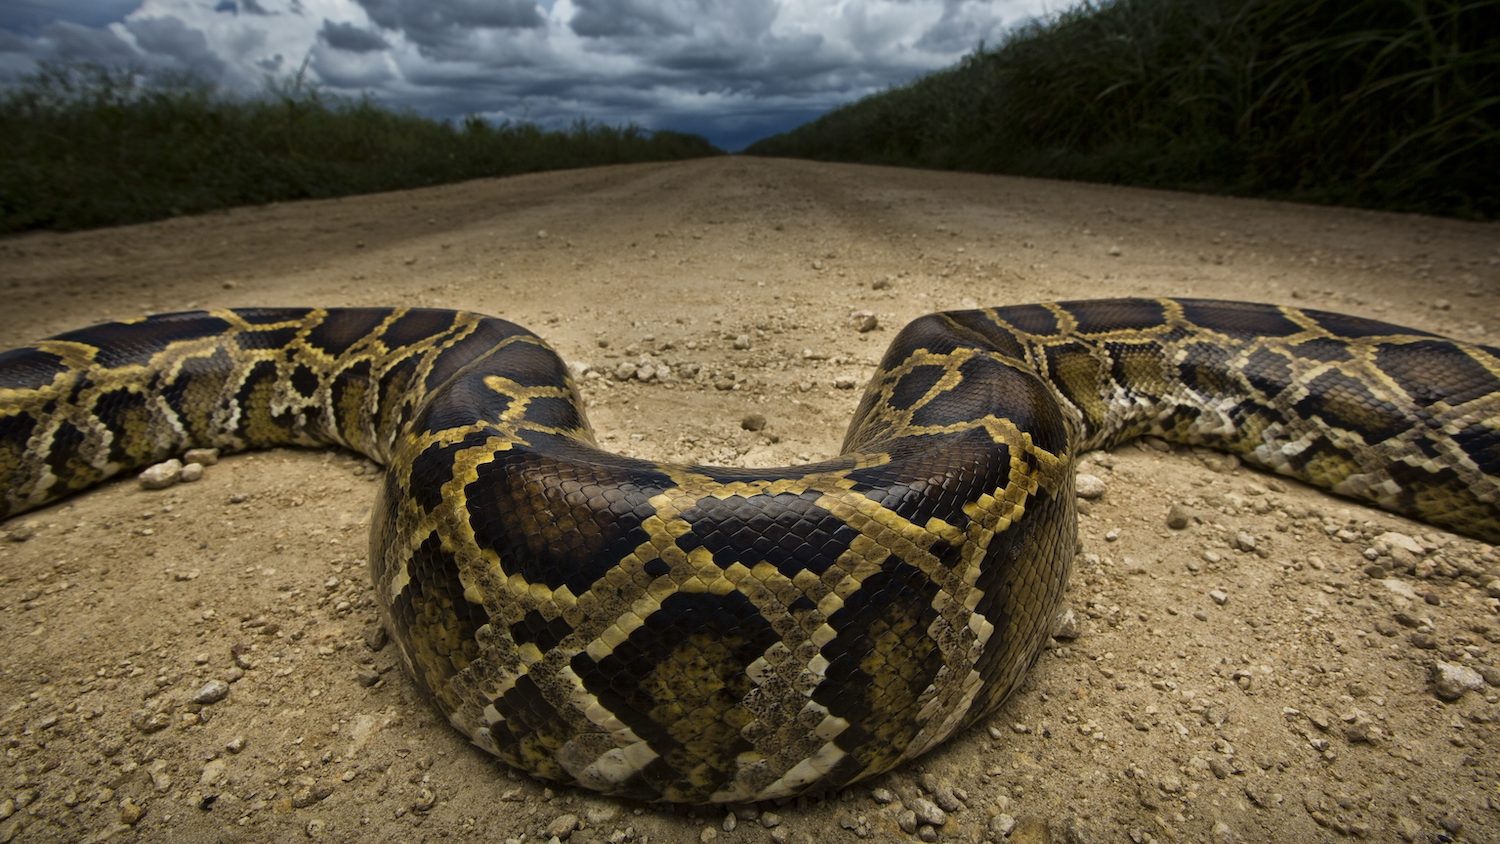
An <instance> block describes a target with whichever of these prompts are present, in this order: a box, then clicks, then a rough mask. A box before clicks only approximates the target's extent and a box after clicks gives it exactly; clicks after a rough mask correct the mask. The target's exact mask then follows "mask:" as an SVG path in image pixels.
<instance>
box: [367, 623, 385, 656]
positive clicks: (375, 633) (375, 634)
mask: <svg viewBox="0 0 1500 844" xmlns="http://www.w3.org/2000/svg"><path fill="white" fill-rule="evenodd" d="M389 641H390V634H389V633H386V632H385V625H384V624H372V625H370V626H369V627H367V628H365V647H367V648H369V649H370V650H372V651H379V650H380V649H381V648H384V647H385V645H386V643H387V642H389Z"/></svg>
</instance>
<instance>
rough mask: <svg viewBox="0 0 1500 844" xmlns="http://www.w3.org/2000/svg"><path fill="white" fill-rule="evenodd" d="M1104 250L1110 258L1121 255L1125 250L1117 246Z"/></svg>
mask: <svg viewBox="0 0 1500 844" xmlns="http://www.w3.org/2000/svg"><path fill="white" fill-rule="evenodd" d="M1105 251H1106V252H1108V253H1109V257H1111V258H1118V257H1120V256H1121V255H1124V254H1125V250H1123V249H1121V248H1120V247H1118V246H1111V247H1109V249H1107V250H1105Z"/></svg>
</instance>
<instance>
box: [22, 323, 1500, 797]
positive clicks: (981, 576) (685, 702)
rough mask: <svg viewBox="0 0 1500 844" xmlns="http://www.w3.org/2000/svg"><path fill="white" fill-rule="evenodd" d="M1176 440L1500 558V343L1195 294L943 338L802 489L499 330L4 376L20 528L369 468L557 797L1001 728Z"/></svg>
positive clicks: (417, 611) (449, 622)
mask: <svg viewBox="0 0 1500 844" xmlns="http://www.w3.org/2000/svg"><path fill="white" fill-rule="evenodd" d="M1148 434H1149V435H1154V436H1157V437H1162V438H1164V439H1166V440H1169V441H1172V442H1177V443H1187V444H1192V445H1201V446H1209V447H1213V448H1217V449H1222V450H1225V451H1228V452H1232V453H1234V454H1237V455H1239V456H1241V457H1242V458H1243V459H1244V460H1245V461H1246V462H1247V463H1250V464H1252V465H1255V466H1259V467H1262V468H1264V469H1267V470H1270V471H1273V472H1277V473H1280V474H1283V475H1288V476H1291V477H1293V478H1297V479H1300V480H1303V481H1306V482H1308V483H1311V484H1315V485H1317V486H1320V487H1323V488H1325V489H1328V490H1331V491H1333V492H1336V493H1339V494H1342V495H1345V496H1349V497H1352V498H1356V499H1361V500H1363V501H1367V502H1370V503H1373V504H1375V505H1377V506H1379V507H1382V508H1385V509H1387V510H1390V511H1393V512H1395V513H1400V514H1403V515H1406V516H1410V517H1413V518H1416V519H1420V520H1422V521H1425V522H1427V523H1429V524H1432V525H1436V526H1438V527H1441V528H1445V529H1448V530H1451V531H1454V532H1457V533H1462V534H1466V535H1468V536H1471V537H1475V538H1478V539H1480V540H1483V541H1485V542H1489V543H1500V350H1497V349H1495V348H1492V347H1487V346H1476V345H1470V344H1465V343H1460V342H1456V341H1453V340H1449V339H1445V338H1442V337H1438V336H1434V335H1432V334H1427V333H1424V332H1421V331H1415V330H1412V329H1407V328H1401V327H1398V326H1394V325H1388V324H1384V323H1379V322H1374V321H1371V320H1367V319H1360V318H1356V317H1351V316H1344V315H1340V314H1333V313H1324V312H1318V311H1311V310H1299V309H1295V308H1287V307H1276V306H1271V305H1258V304H1246V303H1236V302H1217V301H1204V300H1192V299H1154V300H1148V299H1117V300H1098V301H1079V302H1062V303H1049V304H1037V305H1021V306H1013V307H1002V308H995V309H988V310H971V311H956V312H950V313H942V314H933V315H929V316H925V317H922V318H920V319H918V320H916V321H915V322H913V323H911V324H910V325H908V326H907V327H906V328H905V329H903V330H902V331H901V332H900V334H899V336H898V337H897V338H896V339H895V341H894V342H893V343H892V345H891V347H890V350H889V351H888V352H887V353H886V355H885V358H884V360H883V361H882V362H881V364H880V366H879V368H878V370H877V371H876V373H875V376H874V378H873V380H872V381H871V382H870V384H869V386H868V387H867V388H866V390H865V393H864V396H863V399H862V401H861V402H860V405H859V408H858V411H857V412H856V414H855V416H854V419H853V422H852V423H851V425H850V427H849V431H848V434H847V436H846V438H845V441H844V446H843V450H842V452H841V454H840V455H839V456H838V457H835V458H833V459H830V460H827V461H824V462H821V463H815V464H812V465H806V466H793V467H785V468H772V469H726V468H714V467H706V466H685V465H670V464H659V463H651V462H646V461H642V460H636V459H631V458H627V457H622V456H619V455H615V454H610V453H608V452H605V451H603V450H601V449H599V448H598V447H597V446H596V445H595V443H594V438H593V434H592V432H591V431H590V429H589V426H588V423H587V422H586V420H585V418H584V410H583V407H582V404H581V402H580V399H579V396H578V393H577V390H576V388H575V386H574V384H573V383H572V380H571V379H570V377H569V374H568V370H567V368H566V366H565V365H564V364H563V362H562V360H560V359H559V358H558V356H557V355H556V354H555V353H554V352H553V351H552V350H551V349H550V348H548V346H547V345H546V344H545V343H544V342H543V341H542V340H541V339H540V338H538V337H537V336H535V335H533V334H531V333H530V332H528V331H526V330H525V329H523V328H521V327H519V326H516V325H513V324H511V323H509V322H505V321H502V320H499V319H494V318H491V317H485V316H481V315H477V314H471V313H463V312H453V311H437V310H407V309H388V308H374V309H370V308H359V309H330V310H321V309H284V310H223V311H209V312H194V313H181V314H170V315H164V316H156V317H151V318H147V319H143V320H140V321H135V322H128V323H110V324H106V325H98V326H94V327H92V328H86V329H83V330H80V331H74V332H71V333H68V334H64V335H61V336H59V337H55V338H52V339H50V340H44V341H42V342H39V343H37V344H35V345H33V346H30V347H27V348H22V349H17V350H14V351H10V352H6V353H4V354H3V355H0V517H3V516H9V515H13V514H16V513H20V512H23V511H25V510H28V509H31V508H34V507H37V506H40V505H43V504H46V503H47V502H50V501H53V500H55V499H57V498H59V497H61V496H64V495H67V494H69V493H71V492H74V491H77V490H82V489H85V488H87V487H89V486H92V485H94V484H97V483H98V482H100V481H102V480H104V479H106V478H108V477H110V476H112V475H115V474H118V473H120V472H124V471H127V470H131V469H136V468H139V467H141V466H144V465H148V464H150V463H153V462H156V461H159V460H162V459H165V458H167V457H171V456H175V455H179V454H181V453H182V452H183V451H184V450H185V449H188V448H191V447H205V446H212V447H218V448H220V449H224V450H227V451H235V450H242V449H249V448H263V447H269V446H282V445H300V446H339V447H343V448H347V449H351V450H353V451H356V452H359V453H361V454H364V455H366V456H368V457H370V458H371V459H373V460H375V461H377V462H379V463H381V464H383V465H384V466H385V467H386V470H385V478H384V483H383V486H382V489H381V492H380V495H379V497H378V500H377V502H376V504H375V509H374V515H373V518H372V528H371V537H370V570H371V575H372V578H373V581H374V587H375V589H376V591H377V593H378V597H379V601H378V603H379V604H380V606H381V608H382V612H383V614H384V620H385V623H386V625H387V627H388V628H389V630H390V632H391V634H392V637H393V640H394V641H395V642H396V643H397V644H398V646H399V648H400V652H401V656H402V658H403V660H404V662H405V664H406V667H407V669H408V671H409V673H410V675H411V677H412V679H413V680H414V681H415V683H416V685H417V686H418V687H419V688H420V689H421V690H422V692H423V693H424V694H425V695H426V696H428V697H430V698H431V699H432V700H433V702H434V703H435V704H436V705H437V707H438V708H439V709H440V710H441V711H442V712H443V713H444V715H445V716H446V717H447V718H448V720H449V721H450V722H451V723H452V724H453V725H454V726H455V727H456V728H458V729H459V730H461V731H463V733H464V734H465V735H467V736H468V737H469V738H470V739H471V740H472V741H473V742H474V743H475V744H477V745H478V746H480V747H482V748H484V749H485V750H488V751H489V752H491V753H494V754H496V755H497V756H499V757H500V758H502V759H504V760H505V761H506V762H508V763H510V764H511V765H514V766H516V767H518V768H521V769H524V770H526V771H529V772H531V773H533V774H535V775H537V776H540V777H543V778H546V779H549V780H555V781H559V782H564V783H575V784H578V785H581V786H584V787H587V788H590V789H595V790H598V791H601V792H606V793H609V794H615V795H624V796H630V797H635V798H642V799H647V800H664V801H673V802H687V803H707V802H741V801H750V800H758V799H767V798H778V797H787V796H791V795H797V794H802V793H807V792H814V791H822V790H827V789H831V788H838V787H840V786H843V785H846V784H848V783H851V782H854V781H856V780H859V779H861V778H864V777H868V776H871V775H874V774H877V773H880V772H882V771H885V770H888V769H890V768H891V767H893V766H895V765H898V764H900V763H902V762H903V761H905V760H909V759H912V758H914V757H916V756H917V755H919V754H921V753H923V752H924V751H926V750H928V749H930V748H932V747H933V746H934V745H936V744H938V743H939V742H941V741H943V740H944V739H945V738H947V737H948V736H950V735H952V734H953V733H954V732H955V731H957V730H959V729H961V728H963V727H964V726H965V725H967V724H969V723H972V722H973V721H974V720H975V719H977V718H980V717H982V716H983V715H985V714H986V713H988V712H991V711H993V710H994V709H995V707H997V706H998V705H999V704H1000V703H1001V701H1003V700H1004V699H1005V697H1006V696H1007V695H1008V694H1009V693H1010V692H1011V691H1012V690H1013V689H1014V688H1015V687H1016V685H1017V684H1018V682H1019V681H1020V679H1021V678H1022V676H1023V675H1024V674H1025V672H1026V671H1027V669H1028V668H1029V667H1030V666H1031V664H1032V663H1033V662H1034V661H1035V660H1036V658H1037V655H1038V654H1039V653H1040V651H1041V650H1042V647H1043V645H1044V643H1045V641H1046V639H1047V635H1048V632H1049V627H1050V624H1051V621H1052V619H1053V617H1054V615H1055V613H1056V611H1057V608H1058V605H1059V602H1060V600H1061V598H1062V594H1063V588H1064V585H1065V584H1066V582H1067V578H1068V569H1069V565H1070V563H1071V560H1072V558H1073V556H1074V553H1075V550H1076V548H1077V536H1076V531H1077V529H1076V526H1075V516H1074V496H1073V472H1074V465H1075V462H1076V459H1077V457H1078V455H1079V454H1080V453H1082V452H1084V451H1086V450H1089V449H1095V448H1108V447H1110V446H1112V445H1115V444H1118V443H1121V442H1123V441H1126V440H1128V439H1130V438H1132V437H1136V436H1140V435H1148Z"/></svg>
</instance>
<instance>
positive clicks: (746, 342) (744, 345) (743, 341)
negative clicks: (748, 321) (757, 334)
mask: <svg viewBox="0 0 1500 844" xmlns="http://www.w3.org/2000/svg"><path fill="white" fill-rule="evenodd" d="M734 347H735V348H736V349H748V348H750V335H749V334H741V335H739V336H738V337H736V338H734Z"/></svg>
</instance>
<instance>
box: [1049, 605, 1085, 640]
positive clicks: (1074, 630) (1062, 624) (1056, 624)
mask: <svg viewBox="0 0 1500 844" xmlns="http://www.w3.org/2000/svg"><path fill="white" fill-rule="evenodd" d="M1079 632H1080V631H1079V629H1078V613H1075V612H1073V608H1072V607H1065V608H1063V610H1062V611H1061V612H1059V613H1058V614H1057V618H1056V619H1054V620H1053V621H1052V638H1054V639H1061V640H1063V641H1065V642H1071V641H1073V640H1074V639H1077V638H1078V635H1079Z"/></svg>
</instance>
